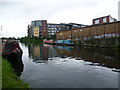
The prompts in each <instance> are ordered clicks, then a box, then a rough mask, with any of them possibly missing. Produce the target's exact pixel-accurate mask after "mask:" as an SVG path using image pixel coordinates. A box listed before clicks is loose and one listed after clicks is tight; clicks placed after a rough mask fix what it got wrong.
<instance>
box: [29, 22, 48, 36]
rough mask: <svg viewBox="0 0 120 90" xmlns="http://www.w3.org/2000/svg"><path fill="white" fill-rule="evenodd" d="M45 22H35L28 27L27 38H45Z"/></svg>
mask: <svg viewBox="0 0 120 90" xmlns="http://www.w3.org/2000/svg"><path fill="white" fill-rule="evenodd" d="M47 30H48V29H47V20H35V21H32V22H31V25H28V36H30V37H45V36H48V31H47Z"/></svg>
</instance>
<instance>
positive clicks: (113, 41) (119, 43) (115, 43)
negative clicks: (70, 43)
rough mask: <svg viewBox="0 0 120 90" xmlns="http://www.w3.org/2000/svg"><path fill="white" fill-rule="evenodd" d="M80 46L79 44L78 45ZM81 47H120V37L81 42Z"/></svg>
mask: <svg viewBox="0 0 120 90" xmlns="http://www.w3.org/2000/svg"><path fill="white" fill-rule="evenodd" d="M77 45H79V44H77ZM81 45H84V46H95V47H116V48H118V47H120V37H116V38H101V39H90V40H83V41H81Z"/></svg>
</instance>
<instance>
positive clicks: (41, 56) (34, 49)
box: [28, 44, 57, 64]
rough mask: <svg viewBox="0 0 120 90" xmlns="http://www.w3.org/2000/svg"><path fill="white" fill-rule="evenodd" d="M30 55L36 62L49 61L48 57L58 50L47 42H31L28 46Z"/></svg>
mask: <svg viewBox="0 0 120 90" xmlns="http://www.w3.org/2000/svg"><path fill="white" fill-rule="evenodd" d="M28 50H29V57H30V58H32V59H33V62H35V63H46V64H47V63H48V58H52V57H54V56H55V55H57V54H56V52H55V51H54V49H53V46H51V45H47V44H41V45H35V44H30V45H29V46H28Z"/></svg>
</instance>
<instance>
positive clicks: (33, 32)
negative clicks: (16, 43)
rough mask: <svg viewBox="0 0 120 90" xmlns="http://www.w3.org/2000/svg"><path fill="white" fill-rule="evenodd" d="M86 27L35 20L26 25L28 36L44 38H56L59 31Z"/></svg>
mask: <svg viewBox="0 0 120 90" xmlns="http://www.w3.org/2000/svg"><path fill="white" fill-rule="evenodd" d="M86 26H88V25H83V24H77V23H67V24H66V23H60V24H55V23H47V20H35V21H32V22H31V25H28V36H30V37H32V36H35V37H45V36H56V33H57V32H59V31H64V30H70V29H76V28H80V27H86Z"/></svg>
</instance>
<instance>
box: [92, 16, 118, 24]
mask: <svg viewBox="0 0 120 90" xmlns="http://www.w3.org/2000/svg"><path fill="white" fill-rule="evenodd" d="M116 21H117V20H116V19H115V18H112V17H111V16H110V15H108V16H103V17H99V18H95V19H93V25H97V24H104V23H109V22H116Z"/></svg>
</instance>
